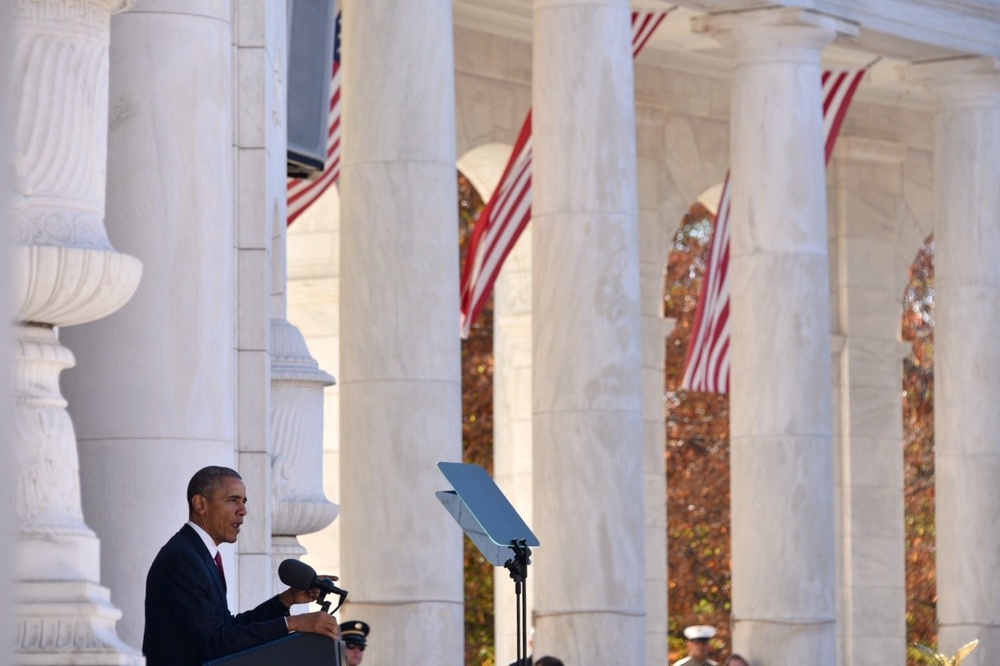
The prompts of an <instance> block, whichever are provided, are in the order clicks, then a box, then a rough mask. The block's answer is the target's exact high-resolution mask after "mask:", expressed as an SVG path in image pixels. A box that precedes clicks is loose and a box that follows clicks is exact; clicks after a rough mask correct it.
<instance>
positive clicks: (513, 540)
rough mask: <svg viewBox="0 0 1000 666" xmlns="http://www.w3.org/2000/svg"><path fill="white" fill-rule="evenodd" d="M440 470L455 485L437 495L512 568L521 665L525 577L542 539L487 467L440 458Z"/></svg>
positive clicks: (480, 543)
mask: <svg viewBox="0 0 1000 666" xmlns="http://www.w3.org/2000/svg"><path fill="white" fill-rule="evenodd" d="M438 469H440V470H441V473H442V474H444V476H445V478H446V479H448V481H449V482H450V483H451V485H452V487H453V488H454V489H455V490H440V491H438V492H437V493H435V494H436V495H437V498H438V500H440V501H441V504H443V505H444V507H445V508H446V509H447V510H448V513H450V514H451V516H452V518H454V519H455V522H457V523H458V524H459V526H460V527H461V528H462V530H463V531H464V532H465V533H466V535H468V537H469V539H471V540H472V543H474V544H476V547H477V548H478V549H479V552H480V553H482V554H483V557H485V558H486V560H487V561H488V562H489V563H490V564H492V565H493V566H496V567H501V566H502V567H504V568H505V569H507V570H508V571H510V577H511V579H513V581H514V594H515V595H516V597H517V603H516V606H517V662H516V663H517V664H518V665H520V664H527V663H528V594H527V588H526V586H525V581H526V580H527V579H528V565H529V564H531V548H536V547H538V545H539V543H538V539H537V538H536V537H535V535H534V534H532V532H531V530H530V529H529V528H528V526H527V525H525V523H524V521H523V520H522V519H521V516H519V515H518V513H517V511H516V510H515V509H514V507H513V506H511V504H510V502H509V501H507V498H506V497H504V494H503V493H502V492H501V491H500V488H498V487H497V485H496V483H494V482H493V479H492V478H490V475H489V474H487V473H486V470H485V469H483V468H482V467H480V466H479V465H465V464H462V463H448V462H439V463H438Z"/></svg>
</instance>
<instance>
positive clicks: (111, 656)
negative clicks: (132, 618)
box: [12, 581, 144, 666]
mask: <svg viewBox="0 0 1000 666" xmlns="http://www.w3.org/2000/svg"><path fill="white" fill-rule="evenodd" d="M14 590H15V593H16V598H17V605H16V608H15V618H16V624H15V633H14V650H13V661H12V663H13V664H18V665H24V666H34V665H38V666H43V665H44V666H63V665H64V664H65V665H73V666H77V665H79V666H133V665H134V666H142V664H143V663H144V662H143V657H142V654H141V653H140V652H139V650H136V649H135V648H131V647H129V646H128V645H125V644H124V643H123V642H122V641H121V640H120V639H119V638H118V635H117V634H116V633H115V623H116V622H117V621H118V620H119V619H120V618H121V615H122V614H121V611H119V610H118V609H117V608H115V607H114V606H112V605H111V592H110V590H108V589H107V588H106V587H101V586H100V585H97V584H94V583H90V582H87V581H59V582H45V583H37V582H31V583H26V582H17V583H15V584H14Z"/></svg>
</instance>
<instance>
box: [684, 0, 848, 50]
mask: <svg viewBox="0 0 1000 666" xmlns="http://www.w3.org/2000/svg"><path fill="white" fill-rule="evenodd" d="M691 28H692V30H693V31H694V32H696V33H705V34H709V35H711V36H713V37H715V39H716V40H717V41H718V42H719V43H720V44H722V45H723V46H727V47H730V48H732V49H733V50H734V55H735V58H736V61H737V62H738V63H739V62H753V61H769V60H775V59H778V58H782V59H785V58H787V57H788V56H789V54H793V53H795V52H799V51H803V50H804V51H809V50H813V51H816V52H817V54H818V52H819V51H821V50H822V49H823V47H825V46H826V45H827V44H829V43H830V42H831V41H833V39H834V38H835V37H837V36H838V35H839V36H848V37H854V36H856V35H857V34H858V26H857V24H855V23H851V22H849V21H846V20H844V19H840V18H837V17H835V16H830V15H828V14H822V13H820V12H816V11H812V10H808V9H799V8H795V7H780V8H766V9H754V10H749V11H743V12H732V13H726V14H710V15H707V16H698V17H695V18H694V19H692V21H691ZM804 57H806V56H805V55H802V56H799V58H796V59H800V58H804Z"/></svg>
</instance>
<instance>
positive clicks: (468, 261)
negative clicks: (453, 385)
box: [459, 10, 668, 338]
mask: <svg viewBox="0 0 1000 666" xmlns="http://www.w3.org/2000/svg"><path fill="white" fill-rule="evenodd" d="M667 13H668V12H666V11H655V12H654V11H646V10H644V11H635V12H632V57H633V58H634V57H635V56H637V55H638V54H639V51H641V50H642V47H643V46H645V45H646V43H647V42H648V41H649V38H650V36H651V35H652V34H653V31H654V30H656V28H657V26H659V25H660V23H661V22H662V21H663V19H664V18H666V16H667ZM530 220H531V111H528V117H527V118H525V119H524V125H522V126H521V132H520V134H518V137H517V142H516V143H515V144H514V150H513V151H512V152H511V155H510V159H509V160H508V161H507V166H506V167H505V168H504V172H503V176H501V177H500V182H499V184H498V185H497V188H496V190H494V192H493V196H492V197H491V198H490V200H489V203H487V204H486V206H485V207H484V208H483V210H482V212H480V214H479V218H478V219H477V220H476V226H475V229H474V230H473V232H472V238H471V239H470V240H469V249H468V252H467V254H466V257H465V266H464V267H463V268H462V295H461V312H460V318H459V330H460V332H461V335H462V338H467V337H469V331H470V330H471V329H472V324H473V322H475V320H476V317H478V316H479V313H480V312H482V310H483V307H485V305H486V302H487V301H488V300H489V297H490V293H491V292H492V290H493V283H494V282H495V281H496V279H497V275H499V274H500V268H501V267H502V266H503V262H504V259H506V258H507V255H508V254H510V251H511V250H512V249H513V248H514V244H515V243H516V242H517V239H518V238H519V237H520V236H521V232H522V231H524V228H525V227H526V226H527V225H528V222H529V221H530Z"/></svg>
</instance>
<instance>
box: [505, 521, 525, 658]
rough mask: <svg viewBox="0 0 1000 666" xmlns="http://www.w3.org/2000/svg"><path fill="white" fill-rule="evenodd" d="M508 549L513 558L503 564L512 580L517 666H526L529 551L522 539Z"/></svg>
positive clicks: (514, 541) (511, 544) (513, 540)
mask: <svg viewBox="0 0 1000 666" xmlns="http://www.w3.org/2000/svg"><path fill="white" fill-rule="evenodd" d="M510 548H511V550H513V551H514V557H513V558H512V559H509V560H507V561H506V562H504V565H503V566H504V568H505V569H507V570H508V571H510V577H511V578H512V579H513V580H514V596H515V597H516V600H515V603H514V605H515V606H516V609H517V662H516V663H517V666H527V665H528V663H529V662H528V588H527V585H526V584H525V581H526V580H527V579H528V565H529V564H531V549H530V548H528V546H527V543H526V542H525V540H524V539H512V540H511V542H510Z"/></svg>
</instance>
